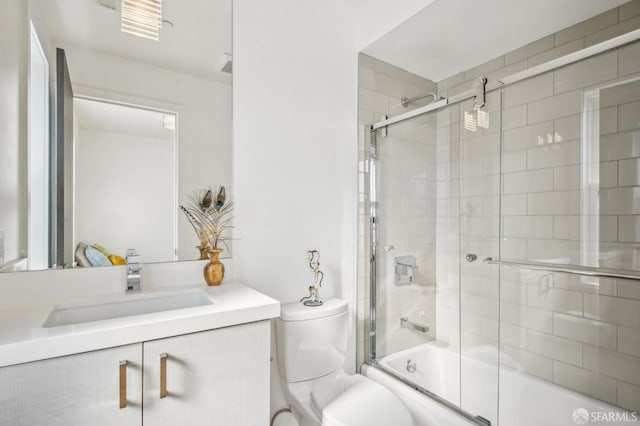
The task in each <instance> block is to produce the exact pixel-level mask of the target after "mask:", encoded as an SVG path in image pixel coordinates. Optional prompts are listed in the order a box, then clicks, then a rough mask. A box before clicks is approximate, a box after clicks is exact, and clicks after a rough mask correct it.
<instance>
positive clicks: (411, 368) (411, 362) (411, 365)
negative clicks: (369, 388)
mask: <svg viewBox="0 0 640 426" xmlns="http://www.w3.org/2000/svg"><path fill="white" fill-rule="evenodd" d="M406 367H407V371H408V372H409V373H412V374H413V373H415V372H416V369H417V367H418V366H417V365H416V362H415V361H414V360H412V359H410V360H407V366H406Z"/></svg>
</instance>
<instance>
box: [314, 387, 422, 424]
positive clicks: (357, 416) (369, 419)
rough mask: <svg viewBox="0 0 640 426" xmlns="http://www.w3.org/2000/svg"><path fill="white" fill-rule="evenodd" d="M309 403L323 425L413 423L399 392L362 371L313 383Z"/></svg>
mask: <svg viewBox="0 0 640 426" xmlns="http://www.w3.org/2000/svg"><path fill="white" fill-rule="evenodd" d="M310 405H311V409H312V410H313V413H314V414H315V415H316V416H317V417H318V418H319V419H322V425H323V426H388V425H391V424H392V425H394V426H412V425H413V419H412V418H411V414H409V411H408V410H407V408H406V407H405V405H404V404H403V403H402V402H401V401H400V399H399V398H398V397H397V396H395V395H394V394H393V393H392V392H391V391H390V390H389V389H387V388H386V387H384V386H383V385H381V384H379V383H377V382H374V381H373V380H371V379H369V378H367V377H364V376H362V375H360V374H355V375H352V376H349V375H346V374H342V375H337V376H334V377H333V380H323V381H320V382H318V383H316V384H314V386H313V387H312V388H311V400H310Z"/></svg>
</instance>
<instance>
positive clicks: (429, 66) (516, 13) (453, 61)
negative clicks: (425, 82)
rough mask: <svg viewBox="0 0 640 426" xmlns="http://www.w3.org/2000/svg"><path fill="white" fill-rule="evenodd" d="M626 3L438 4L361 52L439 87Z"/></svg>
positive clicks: (513, 0) (500, 0)
mask: <svg viewBox="0 0 640 426" xmlns="http://www.w3.org/2000/svg"><path fill="white" fill-rule="evenodd" d="M351 1H354V2H355V1H356V0H351ZM627 1H628V0H435V1H433V2H432V3H430V4H429V5H427V6H426V7H425V8H424V9H422V10H421V11H420V12H418V13H417V14H416V15H414V16H413V17H411V18H409V19H407V20H406V21H405V22H403V23H402V24H400V25H399V26H397V27H396V28H394V29H393V30H391V31H390V32H388V33H387V34H385V35H384V36H382V37H381V38H379V39H378V40H376V41H375V42H373V43H372V44H371V45H369V46H368V47H366V48H365V49H363V52H364V53H366V54H367V55H370V56H373V57H374V58H377V59H380V60H382V61H384V62H387V63H390V64H393V65H395V66H397V67H399V68H402V69H405V70H407V71H410V72H412V73H414V74H417V75H420V76H422V77H425V78H428V79H430V80H432V81H436V82H438V81H441V80H443V79H445V78H447V77H450V76H452V75H454V74H457V73H459V72H461V71H464V70H467V69H469V68H471V67H473V66H476V65H478V64H481V63H484V62H486V61H488V60H490V59H493V58H495V57H498V56H500V55H503V54H505V53H507V52H509V51H511V50H514V49H517V48H518V47H521V46H524V45H525V44H528V43H531V42H533V41H535V40H538V39H540V38H542V37H545V36H547V35H549V34H552V33H554V32H557V31H559V30H561V29H564V28H566V27H569V26H571V25H574V24H576V23H578V22H581V21H584V20H586V19H588V18H591V17H593V16H595V15H598V14H600V13H602V12H604V11H607V10H609V9H612V8H614V7H616V6H619V5H621V4H623V3H626V2H627Z"/></svg>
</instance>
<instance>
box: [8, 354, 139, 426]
mask: <svg viewBox="0 0 640 426" xmlns="http://www.w3.org/2000/svg"><path fill="white" fill-rule="evenodd" d="M121 361H126V364H122V365H121ZM122 373H124V374H122ZM121 381H122V384H123V385H125V386H126V387H123V388H122V389H121ZM141 381H142V344H140V343H139V344H133V345H127V346H120V347H116V348H110V349H104V350H99V351H95V352H86V353H82V354H77V355H70V356H65V357H60V358H52V359H48V360H44V361H36V362H29V363H25V364H19V365H13V366H9V367H2V368H0V384H1V386H0V425H23V426H70V425H101V426H102V425H104V426H111V425H114V426H116V425H118V426H123V425H125V426H126V425H137V426H139V425H140V424H141V422H142V406H141V402H142V395H141V389H140V383H141ZM125 382H126V384H125ZM122 391H124V392H126V399H122V401H123V402H126V406H125V407H123V408H120V405H121V396H122V393H121V392H122Z"/></svg>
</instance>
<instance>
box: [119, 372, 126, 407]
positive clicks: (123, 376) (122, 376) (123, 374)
mask: <svg viewBox="0 0 640 426" xmlns="http://www.w3.org/2000/svg"><path fill="white" fill-rule="evenodd" d="M126 406H127V361H120V408H125V407H126Z"/></svg>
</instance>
